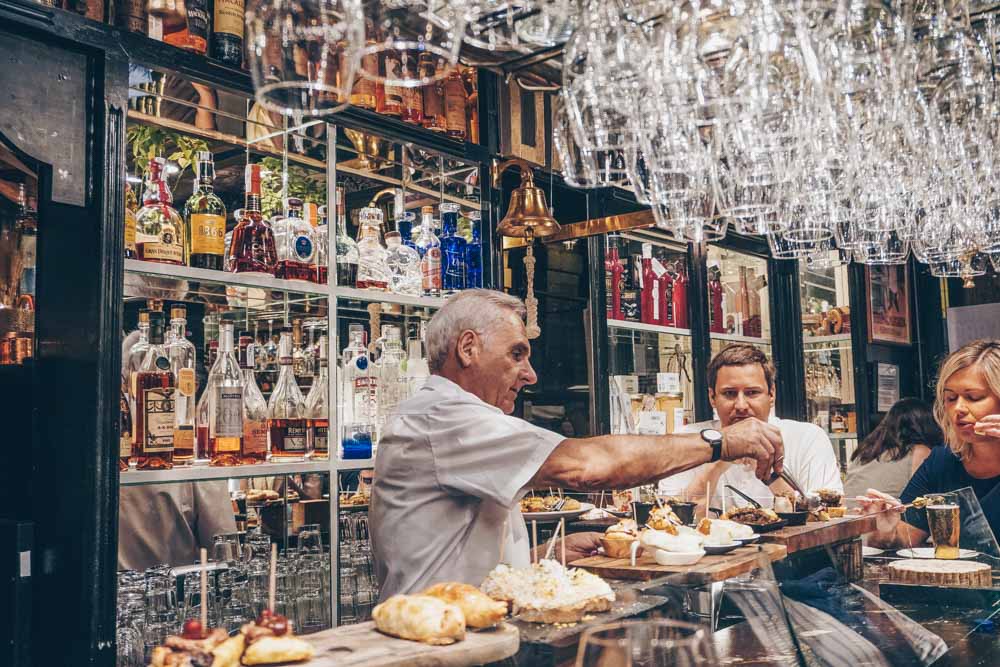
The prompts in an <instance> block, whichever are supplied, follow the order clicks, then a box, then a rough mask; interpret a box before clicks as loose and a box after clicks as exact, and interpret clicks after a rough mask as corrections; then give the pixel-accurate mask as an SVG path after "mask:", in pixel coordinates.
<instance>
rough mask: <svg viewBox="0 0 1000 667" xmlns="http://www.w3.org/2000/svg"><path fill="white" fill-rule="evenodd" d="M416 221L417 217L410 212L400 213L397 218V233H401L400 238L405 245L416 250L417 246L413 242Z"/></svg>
mask: <svg viewBox="0 0 1000 667" xmlns="http://www.w3.org/2000/svg"><path fill="white" fill-rule="evenodd" d="M416 219H417V216H416V215H415V214H414V213H412V212H410V211H407V212H406V213H400V214H399V215H397V216H396V231H397V232H399V236H400V237H401V238H402V239H403V245H405V246H409V247H411V248H413V249H414V250H416V249H417V244H415V243H414V242H413V221H414V220H416Z"/></svg>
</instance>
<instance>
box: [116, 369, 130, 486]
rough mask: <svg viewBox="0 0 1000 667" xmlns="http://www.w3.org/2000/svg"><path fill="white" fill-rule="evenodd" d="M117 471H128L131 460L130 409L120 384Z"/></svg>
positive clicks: (123, 386) (123, 387)
mask: <svg viewBox="0 0 1000 667" xmlns="http://www.w3.org/2000/svg"><path fill="white" fill-rule="evenodd" d="M118 423H119V431H118V469H119V470H128V463H129V459H131V458H132V409H131V408H130V407H129V402H128V395H127V394H126V393H125V383H124V382H122V386H121V392H120V394H119V399H118Z"/></svg>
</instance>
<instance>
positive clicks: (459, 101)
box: [444, 68, 467, 141]
mask: <svg viewBox="0 0 1000 667" xmlns="http://www.w3.org/2000/svg"><path fill="white" fill-rule="evenodd" d="M466 104H467V100H466V95H465V83H463V82H462V75H461V74H460V73H459V71H458V69H455V68H452V70H451V72H450V73H449V74H448V77H447V78H446V79H445V80H444V118H445V130H446V131H447V133H448V136H449V137H451V138H452V139H458V140H459V141H465V107H466Z"/></svg>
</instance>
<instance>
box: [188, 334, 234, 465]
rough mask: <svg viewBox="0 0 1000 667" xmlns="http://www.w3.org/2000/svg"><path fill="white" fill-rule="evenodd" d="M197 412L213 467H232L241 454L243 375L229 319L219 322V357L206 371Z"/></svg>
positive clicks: (200, 428)
mask: <svg viewBox="0 0 1000 667" xmlns="http://www.w3.org/2000/svg"><path fill="white" fill-rule="evenodd" d="M202 405H203V406H204V411H202V408H201V406H199V411H198V427H199V430H200V431H201V432H202V433H203V434H204V436H203V437H206V436H207V437H206V440H207V442H206V444H207V449H206V451H207V452H208V458H209V463H210V465H213V466H235V465H239V464H240V463H241V459H242V455H243V374H242V373H241V372H240V365H239V363H237V361H236V356H235V355H234V354H233V321H232V320H231V319H229V318H228V317H223V319H222V321H221V322H219V356H218V358H216V360H215V365H214V366H213V367H212V370H211V371H210V372H209V374H208V383H207V385H206V386H205V393H204V394H203V395H202Z"/></svg>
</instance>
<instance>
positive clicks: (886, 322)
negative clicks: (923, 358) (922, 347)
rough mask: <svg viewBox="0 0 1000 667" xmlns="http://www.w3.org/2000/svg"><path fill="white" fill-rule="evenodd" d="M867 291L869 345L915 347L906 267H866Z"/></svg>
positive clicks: (908, 275)
mask: <svg viewBox="0 0 1000 667" xmlns="http://www.w3.org/2000/svg"><path fill="white" fill-rule="evenodd" d="M865 289H866V291H867V293H868V299H867V301H868V303H867V307H868V342H869V343H897V344H902V345H909V344H910V343H912V342H913V341H912V338H911V336H910V274H909V272H908V270H907V266H906V265H905V264H902V265H898V266H896V265H891V266H866V267H865Z"/></svg>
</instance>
